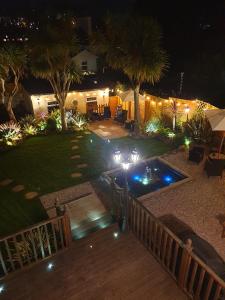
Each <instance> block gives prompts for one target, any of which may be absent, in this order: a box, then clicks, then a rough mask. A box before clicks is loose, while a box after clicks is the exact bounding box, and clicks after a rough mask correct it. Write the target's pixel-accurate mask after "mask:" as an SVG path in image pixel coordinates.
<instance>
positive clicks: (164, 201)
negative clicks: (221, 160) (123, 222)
mask: <svg viewBox="0 0 225 300" xmlns="http://www.w3.org/2000/svg"><path fill="white" fill-rule="evenodd" d="M162 157H163V158H164V159H165V160H167V161H168V162H170V163H171V164H173V165H174V166H176V167H177V168H179V169H181V170H183V171H184V172H186V173H187V174H189V175H190V176H191V177H192V178H193V180H192V181H190V182H187V183H184V184H182V185H180V186H178V187H175V188H174V189H173V188H171V189H170V190H167V191H165V192H162V193H160V194H157V195H156V196H153V197H149V198H148V199H145V200H143V201H142V203H143V204H144V205H145V206H146V207H147V208H148V209H149V210H150V211H151V212H152V213H153V214H154V215H155V216H157V217H160V216H163V215H167V214H172V215H174V216H176V217H177V218H179V219H180V220H181V221H183V222H185V223H186V224H188V225H189V226H190V227H191V228H192V229H193V230H194V231H195V232H196V233H197V234H198V235H199V236H201V237H202V238H204V239H205V240H207V241H208V242H209V243H210V244H211V245H213V246H214V248H215V249H216V250H217V252H218V253H219V254H220V255H221V257H223V259H224V260H225V238H222V237H221V234H222V225H221V222H222V221H225V178H223V179H220V178H219V177H210V178H208V177H207V175H206V173H205V171H204V162H202V163H201V164H199V165H197V164H195V163H192V162H190V161H188V160H187V154H186V153H185V152H177V153H173V154H168V155H164V156H162Z"/></svg>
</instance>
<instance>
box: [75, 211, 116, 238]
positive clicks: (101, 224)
mask: <svg viewBox="0 0 225 300" xmlns="http://www.w3.org/2000/svg"><path fill="white" fill-rule="evenodd" d="M114 222H115V220H114V219H113V217H112V216H111V214H109V213H105V214H102V216H101V217H100V218H98V219H97V220H94V221H90V220H86V221H84V222H82V223H81V224H80V226H78V227H76V228H74V229H72V236H73V239H74V240H78V239H81V238H84V237H86V236H88V235H89V234H91V233H93V232H95V231H98V230H101V229H103V228H107V227H108V226H110V225H111V224H113V223H114Z"/></svg>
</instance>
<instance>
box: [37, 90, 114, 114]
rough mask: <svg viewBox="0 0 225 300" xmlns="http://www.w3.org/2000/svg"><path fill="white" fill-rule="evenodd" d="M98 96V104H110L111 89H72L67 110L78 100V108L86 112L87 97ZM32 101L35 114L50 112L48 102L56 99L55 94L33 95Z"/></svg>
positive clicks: (68, 97)
mask: <svg viewBox="0 0 225 300" xmlns="http://www.w3.org/2000/svg"><path fill="white" fill-rule="evenodd" d="M92 97H96V100H97V105H101V104H102V105H106V104H107V105H108V103H109V89H108V88H106V89H101V90H90V91H80V92H79V91H71V92H69V93H68V95H67V99H66V105H65V106H66V110H70V109H74V108H75V104H74V102H75V101H77V110H78V111H79V112H81V113H86V112H87V111H86V103H87V98H92ZM31 101H32V105H33V110H34V115H38V114H40V113H42V112H44V113H48V103H49V102H53V101H56V100H55V97H54V94H47V95H32V96H31Z"/></svg>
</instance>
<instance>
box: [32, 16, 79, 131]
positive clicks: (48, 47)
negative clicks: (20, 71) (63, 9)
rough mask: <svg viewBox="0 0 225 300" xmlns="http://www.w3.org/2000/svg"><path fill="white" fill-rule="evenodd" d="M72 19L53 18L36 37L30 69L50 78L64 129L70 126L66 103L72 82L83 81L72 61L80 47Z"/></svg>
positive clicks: (39, 76)
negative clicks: (66, 114)
mask: <svg viewBox="0 0 225 300" xmlns="http://www.w3.org/2000/svg"><path fill="white" fill-rule="evenodd" d="M70 21H71V20H65V19H58V20H54V21H51V23H49V24H48V25H47V26H45V28H44V30H43V31H40V32H39V34H38V35H37V36H36V37H35V38H34V39H33V41H32V47H31V71H32V73H33V75H34V76H35V77H38V78H42V79H46V80H48V81H49V83H50V85H51V87H52V89H53V92H54V94H55V98H56V100H57V102H58V103H59V108H60V112H61V121H62V129H63V130H66V129H67V123H66V116H65V102H66V98H67V94H68V92H69V89H70V86H71V83H72V82H78V83H79V82H80V80H81V75H80V70H79V69H78V67H77V66H76V65H75V62H74V60H73V57H74V55H75V54H76V53H77V52H78V50H79V45H78V41H77V39H76V38H75V36H74V32H73V23H72V22H70Z"/></svg>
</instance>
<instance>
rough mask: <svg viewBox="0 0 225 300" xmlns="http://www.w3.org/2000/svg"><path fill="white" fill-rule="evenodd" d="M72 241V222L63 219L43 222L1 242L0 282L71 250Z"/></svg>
mask: <svg viewBox="0 0 225 300" xmlns="http://www.w3.org/2000/svg"><path fill="white" fill-rule="evenodd" d="M71 241H72V234H71V227H70V220H69V217H68V214H67V211H66V210H65V212H64V214H63V215H62V216H57V217H55V218H51V219H49V220H46V221H43V222H39V223H37V224H35V225H32V226H30V227H27V228H26V229H23V230H21V231H19V232H16V233H15V234H11V235H8V236H5V237H3V238H1V239H0V278H1V277H4V276H6V275H7V274H9V273H12V272H14V271H17V270H19V269H23V268H24V267H27V266H28V265H31V264H34V263H36V262H38V261H41V260H43V259H45V258H48V257H51V256H53V255H55V254H56V253H57V252H59V251H61V250H63V249H64V248H67V247H68V246H69V244H70V243H71Z"/></svg>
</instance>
